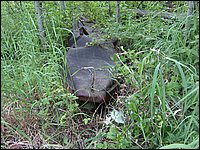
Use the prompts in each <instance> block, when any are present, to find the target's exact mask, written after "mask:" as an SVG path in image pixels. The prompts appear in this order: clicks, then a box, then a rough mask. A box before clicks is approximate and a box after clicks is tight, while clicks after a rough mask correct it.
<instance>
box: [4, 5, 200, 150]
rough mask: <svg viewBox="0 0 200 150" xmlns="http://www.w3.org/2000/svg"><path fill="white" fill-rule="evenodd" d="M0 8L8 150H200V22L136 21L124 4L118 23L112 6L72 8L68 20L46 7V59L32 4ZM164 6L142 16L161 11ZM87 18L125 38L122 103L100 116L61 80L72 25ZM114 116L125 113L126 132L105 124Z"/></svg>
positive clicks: (119, 70)
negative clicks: (76, 149) (85, 105)
mask: <svg viewBox="0 0 200 150" xmlns="http://www.w3.org/2000/svg"><path fill="white" fill-rule="evenodd" d="M77 3H81V4H82V5H80V10H78V9H76V6H77ZM1 4H2V7H1V13H2V17H1V22H2V23H1V81H2V82H1V114H2V116H1V131H2V132H1V142H2V144H1V148H16V147H20V148H134V149H135V148H161V149H162V148H195V149H196V148H199V64H198V63H199V52H198V49H199V28H198V27H199V22H198V17H199V16H198V13H197V14H193V15H192V17H191V18H187V17H183V18H180V19H176V20H164V21H163V20H162V19H160V18H159V17H153V18H152V16H154V14H150V15H148V16H145V17H141V18H137V19H136V18H134V17H135V14H134V13H133V14H131V13H128V10H129V9H132V7H136V6H138V5H139V2H121V4H120V7H121V19H122V20H121V23H119V24H117V23H115V2H111V7H112V14H113V15H112V16H111V17H109V16H108V15H107V3H106V2H97V3H94V2H87V3H86V4H85V3H84V2H69V3H68V4H67V10H66V12H65V13H64V14H63V12H61V10H60V9H57V7H59V5H58V4H59V3H58V2H45V3H44V5H43V6H44V9H45V17H46V18H45V20H44V21H45V22H44V25H45V29H46V49H43V50H42V49H41V48H40V43H39V38H38V34H37V25H36V19H35V14H34V7H33V3H32V2H22V6H20V7H17V6H16V5H15V4H14V2H1ZM161 4H162V3H160V2H159V3H158V2H144V3H143V4H142V6H141V7H145V8H146V9H150V10H153V11H156V10H162V8H163V6H162V5H161ZM174 4H175V6H177V8H179V7H178V6H180V7H181V8H182V9H175V10H174V12H177V13H182V12H184V11H185V12H187V5H186V3H184V2H174ZM72 8H73V9H72ZM97 8H98V9H97ZM83 12H84V15H86V17H88V18H89V19H91V20H93V19H95V20H96V24H97V27H98V28H101V31H102V32H103V33H105V34H106V36H108V37H117V38H118V39H120V42H119V47H118V50H119V51H120V52H119V53H117V54H116V55H115V57H114V59H115V60H116V61H117V65H116V68H115V71H116V77H118V78H121V80H122V81H123V82H122V83H121V84H120V89H119V92H118V93H116V94H117V98H116V99H115V100H114V101H111V102H110V103H109V104H108V105H107V106H104V107H99V109H98V110H97V109H96V110H95V111H92V112H90V111H88V110H87V111H86V110H84V109H83V108H82V107H81V105H80V104H79V103H78V102H77V101H76V100H77V97H76V96H74V95H73V94H71V93H69V92H68V91H67V89H66V88H65V85H64V83H63V82H62V76H61V74H60V70H61V69H62V65H61V62H63V61H65V55H66V47H67V45H66V41H67V39H68V38H69V37H70V36H71V28H72V26H71V25H72V18H77V17H79V16H80V15H81V14H83ZM91 12H93V13H91ZM100 12H103V14H101V13H100ZM94 14H96V15H94ZM64 16H65V17H64ZM132 18H134V19H132ZM188 19H191V20H192V21H191V25H190V26H191V27H190V29H189V30H188V31H187V34H185V32H186V31H185V30H184V24H185V23H186V22H187V20H188ZM113 109H115V110H121V111H122V112H123V114H124V119H125V123H124V124H119V123H117V122H116V121H115V119H113V118H112V117H111V120H107V122H108V123H107V124H106V123H105V120H106V119H108V118H109V116H108V115H109V114H111V112H112V110H113Z"/></svg>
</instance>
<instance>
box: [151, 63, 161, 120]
mask: <svg viewBox="0 0 200 150" xmlns="http://www.w3.org/2000/svg"><path fill="white" fill-rule="evenodd" d="M159 67H160V63H159V64H158V65H157V66H156V69H155V71H154V75H153V82H152V87H151V93H150V111H151V118H152V119H153V113H154V112H153V104H154V95H155V87H156V82H157V76H158V70H159Z"/></svg>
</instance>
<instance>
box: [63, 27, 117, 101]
mask: <svg viewBox="0 0 200 150" xmlns="http://www.w3.org/2000/svg"><path fill="white" fill-rule="evenodd" d="M79 31H80V30H79ZM82 33H83V34H80V36H79V37H76V40H77V41H76V46H77V47H75V45H74V42H72V40H71V41H70V46H71V47H70V48H69V49H68V51H67V56H66V60H67V66H68V71H69V72H68V75H67V84H68V87H69V89H70V90H71V91H72V92H74V93H75V95H76V96H77V97H78V98H79V100H80V101H90V102H95V103H101V102H105V101H107V100H108V98H109V94H110V92H112V91H113V89H115V87H116V86H117V84H116V81H115V79H114V78H113V70H112V68H113V67H114V65H115V62H114V61H113V60H112V59H111V57H112V56H113V54H114V46H113V43H111V42H106V44H95V45H92V46H87V43H89V42H92V38H91V37H90V36H89V34H85V33H87V32H86V31H84V32H82Z"/></svg>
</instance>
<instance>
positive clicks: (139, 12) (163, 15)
mask: <svg viewBox="0 0 200 150" xmlns="http://www.w3.org/2000/svg"><path fill="white" fill-rule="evenodd" d="M129 11H130V12H135V13H136V14H137V15H139V16H140V17H143V16H146V15H149V14H154V16H160V17H161V18H163V19H180V18H182V17H184V16H185V14H179V15H177V14H174V13H170V12H151V11H147V10H141V9H130V10H129Z"/></svg>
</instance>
